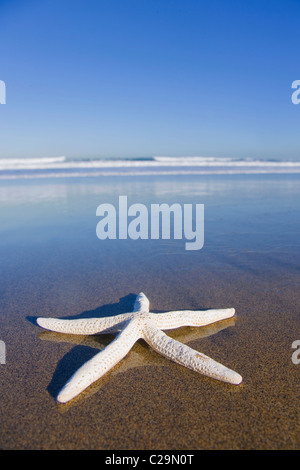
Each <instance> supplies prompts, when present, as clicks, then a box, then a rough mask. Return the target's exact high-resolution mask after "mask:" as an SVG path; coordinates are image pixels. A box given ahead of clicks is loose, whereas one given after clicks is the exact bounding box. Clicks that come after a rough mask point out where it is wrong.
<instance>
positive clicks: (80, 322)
mask: <svg viewBox="0 0 300 470" xmlns="http://www.w3.org/2000/svg"><path fill="white" fill-rule="evenodd" d="M131 315H132V314H131V313H124V314H120V315H115V316H113V317H103V318H78V319H76V320H68V319H64V320H61V319H58V318H43V317H39V318H37V320H36V321H37V324H38V325H39V326H41V327H42V328H45V329H46V330H51V331H56V332H57V333H67V334H72V335H94V334H96V333H101V332H104V333H111V332H114V331H117V330H119V329H120V328H121V327H122V324H124V322H126V321H128V319H129V318H130V317H131Z"/></svg>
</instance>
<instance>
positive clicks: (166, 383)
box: [0, 173, 300, 450]
mask: <svg viewBox="0 0 300 470" xmlns="http://www.w3.org/2000/svg"><path fill="white" fill-rule="evenodd" d="M299 191H300V189H299V174H297V173H295V174H288V173H287V174H284V173H283V174H263V173H261V174H210V175H205V174H202V175H201V174H189V175H184V174H181V175H172V174H169V175H163V174H144V175H139V176H137V175H118V174H116V175H110V176H107V175H106V176H103V175H94V176H93V177H90V176H86V175H85V176H80V175H79V176H78V175H77V176H73V177H72V178H70V177H66V176H64V175H61V177H59V178H57V177H51V175H50V176H49V177H47V178H43V179H40V178H36V179H31V178H24V179H14V178H12V179H3V180H2V181H1V186H0V204H1V214H2V215H1V227H0V235H1V238H0V259H1V272H0V286H1V288H0V291H1V302H0V339H1V340H2V341H4V343H5V346H6V362H5V364H1V365H0V370H1V381H0V392H1V406H0V422H1V427H0V448H1V449H101V450H143V449H145V450H149V449H151V450H155V449H157V450H158V449H160V450H192V449H195V450H198V449H199V450H202V449H299V447H300V424H299V423H300V419H299V418H300V416H299V414H300V413H299V373H300V365H297V364H295V363H294V362H293V361H292V354H293V352H294V350H293V348H292V344H293V342H294V341H296V340H300V332H299V331H300V330H299V300H300V291H299V228H300V227H299V226H300V217H299ZM120 195H126V196H127V197H128V201H129V203H130V204H134V203H139V204H144V205H145V206H146V207H149V205H150V204H153V203H160V204H161V203H167V204H173V203H180V204H204V245H203V248H201V249H200V250H195V251H188V250H186V249H185V245H184V240H174V239H170V240H162V239H159V240H153V239H148V240H132V239H125V240H119V239H115V240H110V239H107V240H100V239H99V238H98V237H97V236H96V225H97V222H98V218H97V216H96V209H97V207H98V206H99V205H100V204H103V203H110V204H114V205H115V206H116V205H117V203H118V198H119V196H120ZM139 292H144V293H145V294H146V295H147V297H148V298H149V300H150V309H151V311H153V312H154V313H155V312H166V311H171V310H188V309H190V310H201V309H213V308H231V307H233V308H235V310H236V315H235V317H233V318H232V319H229V320H224V321H221V322H218V323H216V324H214V325H210V326H207V327H202V328H195V327H184V328H180V329H178V330H172V331H169V332H167V334H169V335H170V336H171V337H172V338H175V339H177V340H178V341H181V342H182V343H185V344H188V345H189V346H190V347H192V348H194V349H196V350H198V351H199V352H202V353H204V354H206V355H208V356H209V357H212V358H213V359H215V360H216V361H218V362H221V363H222V364H224V365H226V366H227V367H229V368H231V369H233V370H235V371H237V372H238V373H239V374H241V375H242V377H243V382H242V384H241V385H238V386H235V385H230V384H226V383H223V382H220V381H217V380H214V379H211V378H208V377H205V376H203V375H201V374H197V373H195V372H194V371H192V370H189V369H187V368H185V367H182V366H180V365H178V364H175V363H173V362H171V361H169V360H167V359H166V358H164V357H162V356H160V355H159V354H157V353H156V352H155V351H153V350H152V349H151V348H150V347H149V346H148V345H147V344H146V343H145V342H144V341H142V340H141V341H138V342H137V343H136V344H135V345H134V347H133V348H132V350H131V351H130V352H129V353H128V355H127V356H126V357H125V358H124V359H123V360H122V361H121V362H120V363H119V364H118V365H117V366H115V367H114V368H113V369H112V370H111V371H110V372H108V373H107V374H106V375H105V376H104V377H103V378H101V379H100V380H98V381H97V382H95V383H94V384H93V385H91V386H90V387H89V388H88V389H87V390H86V391H84V392H83V393H82V394H81V395H79V396H78V397H77V398H75V399H74V400H72V401H71V402H69V403H67V404H58V403H57V402H56V399H55V398H56V396H57V394H58V392H59V391H60V389H61V388H62V387H63V385H64V384H65V383H66V381H67V380H68V379H69V378H70V376H71V375H72V374H73V373H74V372H75V371H76V370H77V369H78V368H79V367H80V366H81V365H82V364H83V363H84V362H85V361H87V360H88V359H89V358H91V357H92V356H93V355H94V354H95V353H96V352H98V351H99V349H102V348H103V347H105V346H106V345H108V344H109V343H110V342H111V341H112V340H113V335H103V336H102V335H99V336H93V337H89V338H88V337H86V336H81V335H79V336H75V335H63V334H59V333H51V332H47V331H45V330H42V329H41V328H39V327H38V326H37V324H36V318H37V317H39V316H43V317H57V318H87V317H95V316H110V315H117V314H119V313H124V312H128V311H131V310H132V307H133V304H134V301H135V297H136V295H137V294H138V293H139Z"/></svg>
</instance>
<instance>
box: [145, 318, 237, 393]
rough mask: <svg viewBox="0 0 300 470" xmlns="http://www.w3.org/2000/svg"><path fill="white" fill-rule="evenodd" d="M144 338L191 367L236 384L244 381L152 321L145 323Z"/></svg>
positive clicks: (173, 358) (174, 359)
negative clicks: (164, 331) (173, 337)
mask: <svg viewBox="0 0 300 470" xmlns="http://www.w3.org/2000/svg"><path fill="white" fill-rule="evenodd" d="M144 339H145V341H147V343H148V344H150V345H151V346H152V348H153V349H155V350H156V351H157V352H158V353H160V354H162V355H163V356H165V357H167V358H168V359H171V360H173V361H175V362H177V363H178V364H181V365H183V366H185V367H188V368H189V369H192V370H194V371H196V372H200V373H201V374H203V375H206V376H208V377H212V378H214V379H217V380H221V381H223V382H228V383H231V384H235V385H238V384H240V383H241V382H242V377H241V376H240V375H239V374H238V373H236V372H234V371H233V370H231V369H228V368H227V367H225V366H223V365H222V364H220V363H218V362H216V361H214V360H213V359H211V358H209V357H208V356H205V355H204V354H201V353H199V352H198V351H195V350H194V349H192V348H190V347H189V346H186V345H185V344H182V343H180V342H179V341H176V340H174V339H172V338H170V337H169V336H167V335H166V334H165V333H163V332H162V331H161V330H160V329H159V328H157V327H156V326H155V325H154V324H153V323H152V322H150V321H149V322H147V324H146V325H145V328H144Z"/></svg>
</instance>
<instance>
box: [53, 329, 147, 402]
mask: <svg viewBox="0 0 300 470" xmlns="http://www.w3.org/2000/svg"><path fill="white" fill-rule="evenodd" d="M140 336H141V335H140V333H139V329H138V328H137V327H136V322H135V321H132V322H129V324H128V325H127V327H126V328H125V329H124V330H123V331H122V332H121V333H119V335H118V336H117V337H116V339H115V340H114V341H113V342H112V343H110V344H109V345H108V346H107V347H106V348H105V349H103V350H102V351H101V352H99V353H98V354H96V355H95V356H94V357H93V358H92V359H90V360H89V361H87V362H86V363H85V364H83V365H82V366H81V367H80V369H78V371H77V372H75V373H74V374H73V375H72V377H71V378H70V379H69V380H68V382H67V383H66V385H65V386H64V387H63V388H62V390H61V391H60V393H59V394H58V396H57V401H59V402H61V403H66V402H67V401H69V400H72V398H74V397H76V396H77V395H79V394H80V393H81V392H82V391H83V390H85V389H86V388H87V387H88V386H89V385H91V384H92V383H93V382H95V381H96V380H98V379H100V377H102V376H103V375H104V374H106V372H108V371H109V370H110V369H111V368H112V367H114V366H115V365H116V364H117V363H118V362H119V361H120V360H121V359H123V357H124V356H126V354H127V353H128V352H129V350H130V349H131V348H132V346H133V345H134V343H135V342H136V341H137V340H138V339H139V338H140Z"/></svg>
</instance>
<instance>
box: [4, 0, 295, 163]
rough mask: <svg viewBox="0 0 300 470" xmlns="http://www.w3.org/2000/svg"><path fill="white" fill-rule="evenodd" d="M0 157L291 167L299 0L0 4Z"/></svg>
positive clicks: (30, 0)
mask: <svg viewBox="0 0 300 470" xmlns="http://www.w3.org/2000/svg"><path fill="white" fill-rule="evenodd" d="M0 20H1V21H0V80H4V81H5V83H6V87H7V98H6V99H7V103H6V105H0V158H4V157H30V156H32V157H40V156H41V157H42V156H60V155H66V156H70V157H96V156H103V157H105V156H107V157H130V156H133V157H149V156H152V155H174V156H176V155H205V156H219V157H222V156H227V157H234V158H238V157H260V158H272V157H273V158H285V159H300V151H299V150H300V105H298V106H296V105H293V104H292V102H291V94H292V90H291V84H292V82H293V81H294V80H297V79H298V80H299V79H300V60H299V50H300V1H299V0H280V1H279V0H206V1H204V0H84V1H83V0H43V1H40V0H6V1H4V0H0Z"/></svg>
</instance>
